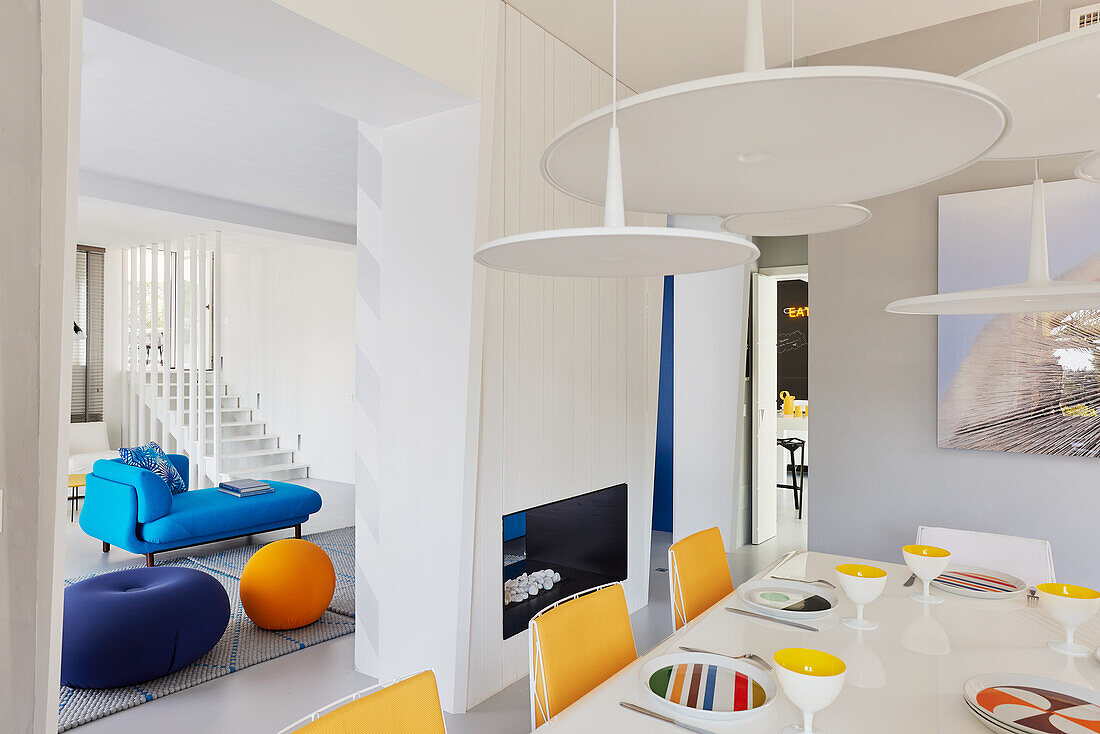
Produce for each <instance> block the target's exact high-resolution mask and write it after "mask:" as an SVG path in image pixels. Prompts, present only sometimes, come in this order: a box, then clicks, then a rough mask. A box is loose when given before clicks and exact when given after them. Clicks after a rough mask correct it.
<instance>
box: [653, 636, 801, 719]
mask: <svg viewBox="0 0 1100 734" xmlns="http://www.w3.org/2000/svg"><path fill="white" fill-rule="evenodd" d="M679 665H701V666H703V669H702V670H701V672H700V675H701V685H700V686H699V694H698V697H699V698H703V697H705V695H706V692H707V689H708V685H707V683H708V668H709V667H710V666H714V668H715V669H716V670H715V682H714V686H713V688H711V689H710V690H711V691H713V694H712V695H713V696H714V697H715V699H717V700H719V701H721V700H723V698H725V699H726V700H730V701H731V702H732V698H731V697H732V695H733V694H732V686H733V684H732V682H730V681H729V676H730V673H729V672H727V673H726V674H725V682H723V680H722V678H720V677H719V676H722V672H723V671H722V669H724V670H725V671H732V672H733V673H735V674H736V673H739V674H743V675H745V676H746V677H747V678H748V679H749V683H748V685H749V692H750V693H751V691H752V690H753V688H754V686H753V683H755V684H756V685H757V686H759V688H760V689H761V690H762V692H763V695H764V702H763V703H761V704H759V705H757V706H756V707H755V708H747V709H743V710H741V711H732V710H725V711H708V710H706V709H704V708H696V707H694V706H689V705H685V704H684V703H674V702H673V701H670V700H669V699H668V698H667V697H666V696H662V695H660V694H659V693H657V692H656V691H654V690H653V688H652V687H651V685H650V679H651V678H652V677H653V676H654V674H655V673H657V672H659V671H661V670H663V669H664V668H669V667H671V668H673V676H674V675H675V668H676V666H679ZM690 674H691V673H690V672H688V673H687V675H690ZM639 678H640V681H641V684H642V688H643V689H645V692H646V696H647V697H648V698H649V699H650V700H651V701H653V702H655V703H656V704H657V705H659V706H660V707H662V708H663V709H665V710H666V711H668V712H670V713H672V714H673V715H675V716H682V717H692V718H697V719H708V720H711V721H734V720H738V719H747V718H749V717H751V716H755V715H756V714H758V713H759V712H761V711H763V710H764V709H765V708H767V707H768V706H770V705H771V703H772V701H774V700H775V698H776V696H777V695H778V693H779V689H778V687H777V685H776V682H775V679H774V678H772V677H771V675H769V674H768V673H767V671H765V670H763V669H762V668H760V667H758V666H756V665H754V664H753V663H749V662H746V661H745V660H737V659H736V658H728V657H725V656H723V655H710V654H707V653H695V652H680V653H672V654H670V655H661V656H659V657H656V658H653V659H652V660H648V661H646V663H645V665H643V666H642V668H641V671H640V672H639ZM688 680H689V679H688ZM671 687H672V682H671V681H670V683H669V687H668V688H667V689H666V690H668V691H669V693H670V694H671ZM689 690H690V684H689V683H685V684H684V685H683V686H682V691H683V695H682V696H681V700H683V701H685V702H686V701H688V700H689V698H688V696H689Z"/></svg>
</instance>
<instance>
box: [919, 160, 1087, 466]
mask: <svg viewBox="0 0 1100 734" xmlns="http://www.w3.org/2000/svg"><path fill="white" fill-rule="evenodd" d="M1045 193H1046V216H1047V241H1048V248H1049V250H1050V274H1051V277H1053V278H1062V279H1067V280H1092V281H1096V280H1100V185H1098V184H1095V183H1090V182H1087V181H1080V180H1070V181H1058V182H1054V183H1048V184H1046V186H1045ZM1030 212H1031V186H1030V185H1027V186H1015V187H1012V188H1006V189H992V190H989V191H972V192H967V193H962V194H949V195H944V196H941V197H940V198H939V291H940V292H941V293H944V292H948V291H957V290H966V289H970V288H985V287H988V286H996V285H1004V284H1007V283H1018V282H1022V281H1024V280H1026V279H1027V264H1028V240H1029V234H1030V222H1029V218H1030ZM938 318H939V355H938V367H939V380H938V395H937V397H938V400H939V412H938V425H937V445H939V446H940V447H942V448H955V449H979V450H985V451H1012V452H1021V453H1034V454H1059V455H1065V456H1100V310H1092V309H1084V310H1079V311H1073V312H1049V313H1034V314H1004V315H990V316H940V317H938Z"/></svg>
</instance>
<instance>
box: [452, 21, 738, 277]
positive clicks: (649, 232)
mask: <svg viewBox="0 0 1100 734" xmlns="http://www.w3.org/2000/svg"><path fill="white" fill-rule="evenodd" d="M617 5H618V3H617V1H616V0H613V2H612V24H611V25H612V54H611V55H612V80H611V87H612V89H616V87H617V82H618V59H617V49H616V48H615V40H614V37H615V35H617V30H618V8H617ZM615 109H616V104H615V102H612V104H611V118H610V122H611V125H610V128H609V129H608V130H606V133H607V169H606V174H605V179H604V180H605V185H606V190H605V193H604V195H603V197H602V200H603V201H606V205H605V207H604V223H603V226H602V227H579V228H572V229H551V230H543V231H539V232H528V233H526V234H520V235H514V236H511V237H503V238H501V239H497V240H493V241H492V242H489V243H487V244H485V245H483V246H482V247H480V248H479V249H478V251H477V252H476V253H475V254H474V259H475V260H476V261H477V262H479V263H481V264H482V265H485V266H488V267H490V268H495V269H497V270H507V271H511V272H515V273H527V274H531V275H557V276H572V277H597V278H621V277H631V276H653V275H673V274H678V273H698V272H703V271H707V270H721V269H724V268H730V267H734V266H737V265H743V264H744V263H746V262H749V261H750V260H755V259H756V258H757V257H759V256H760V251H759V250H758V249H757V248H756V245H754V244H753V243H752V242H750V241H749V240H747V239H745V238H744V237H738V236H735V235H731V234H726V233H725V232H706V231H700V230H691V229H679V228H667V227H628V226H626V214H625V211H624V207H623V175H622V165H621V160H620V152H619V151H620V147H619V128H618V125H617V124H616V116H615ZM601 147H602V146H601ZM601 152H602V150H601Z"/></svg>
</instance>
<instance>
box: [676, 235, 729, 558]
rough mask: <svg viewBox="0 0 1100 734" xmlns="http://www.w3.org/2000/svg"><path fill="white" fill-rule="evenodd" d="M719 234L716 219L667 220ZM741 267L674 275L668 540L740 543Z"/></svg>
mask: <svg viewBox="0 0 1100 734" xmlns="http://www.w3.org/2000/svg"><path fill="white" fill-rule="evenodd" d="M669 224H670V225H671V226H676V227H691V228H695V229H709V230H716V231H720V230H721V221H720V220H719V219H718V218H717V217H684V216H675V217H670V219H669ZM745 279H746V266H741V267H737V268H727V269H726V270H718V271H715V272H711V273H696V274H692V275H677V276H676V287H675V290H674V293H675V300H676V304H675V308H674V318H673V321H674V323H675V334H676V339H675V341H674V342H673V344H674V349H675V356H674V365H675V371H674V388H673V394H674V400H673V402H674V413H673V462H672V477H673V478H672V486H673V490H672V538H673V540H674V541H676V540H680V539H682V538H684V537H686V536H688V535H691V534H692V533H694V532H698V531H699V530H704V529H706V528H710V527H714V526H716V525H717V526H718V528H719V530H721V531H722V539H723V540H724V541H725V543H726V549H727V550H730V551H732V550H733V549H735V548H736V547H737V546H738V545H740V544H742V543H743V542H744V537H743V533H742V532H740V529H741V527H742V526H743V525H744V523H743V522H739V520H738V518H739V515H740V511H741V503H740V502H739V501H738V500H739V499H740V498H739V494H740V489H741V481H740V478H741V472H742V467H741V462H742V461H743V456H742V452H741V450H740V449H741V443H740V442H741V441H742V440H743V437H742V436H741V435H740V434H741V431H742V430H743V426H744V421H743V416H744V410H743V405H744V402H743V400H744V397H745V396H744V392H745V380H744V375H745V357H746V351H747V350H746V344H747V341H746V338H747V337H746V325H747V323H748V322H747V320H746V319H747V312H746V309H745V305H746V297H747V293H748V288H747V284H746V282H745Z"/></svg>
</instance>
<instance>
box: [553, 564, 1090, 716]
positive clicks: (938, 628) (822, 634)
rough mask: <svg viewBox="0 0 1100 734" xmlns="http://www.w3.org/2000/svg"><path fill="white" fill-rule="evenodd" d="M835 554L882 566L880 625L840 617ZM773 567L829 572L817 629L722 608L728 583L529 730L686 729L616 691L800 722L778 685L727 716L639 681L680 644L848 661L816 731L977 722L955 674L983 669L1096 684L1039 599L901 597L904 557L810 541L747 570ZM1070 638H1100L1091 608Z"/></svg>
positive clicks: (771, 573) (874, 615)
mask: <svg viewBox="0 0 1100 734" xmlns="http://www.w3.org/2000/svg"><path fill="white" fill-rule="evenodd" d="M898 558H899V559H900V558H901V549H900V548H899V549H898ZM843 563H867V564H872V565H876V566H878V567H880V568H882V569H884V570H885V571H887V575H888V577H887V585H886V589H885V591H883V593H882V595H881V596H880V597H879V598H878V599H877V600H875V601H874V602H872V603H871V604H869V605H867V607H866V609H865V612H864V616H865V617H866V618H867V619H868V620H871V621H873V622H875V623H877V624H878V628H877V629H874V630H870V631H857V630H855V629H851V628H849V627H848V626H846V625H844V624H843V623H842V622H841V620H842V619H843V618H845V617H853V616H854V613H855V607H854V605H853V604H852V603H851V601H850V600H848V599H847V598H846V597H845V596H844V593H843V592H842V591H841V590H840V588H839V584H837V579H836V575H837V574H836V571H835V569H836V566H837V565H839V564H843ZM774 577H788V578H799V579H805V580H816V579H825V580H829V581H831V582H832V583H834V584H837V586H838V588H837V589H836V591H835V593H836V594H837V595H838V596H839V597H840V602H839V606H838V607H837V608H836V609H834V610H832V611H830V612H829V614H828V616H826V617H824V618H820V619H815V620H812V621H809V620H807V621H806V622H805V624H807V625H809V626H811V627H814V628H816V630H817V631H809V630H802V629H796V628H793V627H790V626H787V625H784V624H781V623H778V622H775V621H771V620H767V619H757V618H752V617H748V616H742V615H740V614H736V613H733V612H730V611H728V610H727V607H733V608H740V609H744V610H749V609H750V608H749V607H748V606H746V605H745V604H744V603H743V602H742V601H741V600H740V599H739V598H738V595H737V591H736V590H735V591H734V592H733V593H731V594H730V595H729V596H727V597H726V598H725V599H723V600H722V601H721V602H719V603H717V604H715V605H714V606H712V607H711V608H710V609H708V610H707V611H706V612H704V613H703V614H701V615H699V616H698V617H696V618H695V619H693V620H692V621H691V622H689V623H688V624H686V625H684V626H683V627H681V628H680V629H679V630H677V631H676V632H674V633H673V634H672V635H670V636H669V637H667V638H665V639H664V640H662V641H661V642H660V643H658V644H657V645H656V646H655V647H654V648H653V649H652V650H650V651H649V652H647V653H645V654H644V655H642V656H640V657H639V658H638V659H637V660H635V661H634V662H632V663H631V664H630V665H627V666H626V667H625V668H623V669H622V670H620V671H619V672H618V673H616V674H615V675H613V676H611V677H610V678H609V679H607V680H606V681H604V682H603V683H602V684H600V685H599V686H598V687H597V688H595V689H593V690H592V691H590V692H589V693H587V694H586V695H585V696H583V697H582V698H580V699H579V700H577V701H576V702H575V703H573V705H571V706H569V707H568V708H566V709H565V710H563V711H561V712H560V713H559V714H558V715H557V716H555V717H553V718H552V719H550V720H549V721H547V722H546V723H545V724H543V726H541V727H540V728H539V729H538V732H540V733H543V732H545V734H574V733H577V734H579V733H581V732H584V733H585V734H593V733H600V734H620V733H626V732H629V733H630V734H635V733H637V734H648V733H649V732H652V733H653V734H661V733H665V734H675V732H677V731H684V729H681V728H679V727H677V726H675V725H673V724H671V723H668V722H665V721H660V720H658V719H655V718H651V717H649V716H646V715H643V714H640V713H636V712H634V711H631V710H629V709H627V708H624V707H623V706H622V705H620V704H621V702H628V703H632V704H636V705H638V706H642V707H644V708H646V709H649V710H650V711H654V712H657V713H660V714H662V715H665V716H671V717H673V718H676V719H679V720H680V721H683V722H684V723H687V724H690V725H691V726H694V727H696V728H698V729H699V730H702V731H705V732H714V734H725V733H727V732H737V733H738V734H741V733H744V734H748V733H750V732H777V731H780V730H782V729H783V728H784V727H786V726H788V725H791V724H801V723H802V715H801V713H800V712H799V710H798V709H797V708H795V706H794V705H793V704H792V703H791V702H790V701H789V700H787V698H786V697H785V696H784V695H783V694H782V693H779V694H778V695H777V696H776V697H775V699H774V700H773V702H772V703H770V704H768V705H766V706H764V707H762V708H760V709H757V710H755V711H753V712H751V714H750V715H749V716H747V717H746V718H743V719H739V720H736V721H713V720H707V719H703V718H701V717H691V716H689V715H688V714H686V713H675V712H670V711H669V710H668V709H667V708H666V707H665V706H664V705H662V702H661V701H658V700H655V699H656V695H655V694H653V693H651V692H650V691H648V690H647V688H646V687H645V685H644V683H645V682H644V681H643V680H642V677H641V669H642V668H643V666H645V665H646V663H647V662H648V661H651V660H652V659H654V658H656V657H659V656H662V655H667V654H672V653H678V652H680V646H687V647H694V648H700V649H704V650H708V651H713V652H716V653H720V654H723V655H741V654H743V653H756V654H757V655H760V656H761V657H763V658H764V659H765V660H767V661H768V662H772V654H773V653H774V652H775V651H777V650H780V649H783V648H788V647H807V648H813V649H817V650H824V651H825V652H829V653H832V654H834V655H836V656H838V657H840V658H841V659H842V660H843V661H844V662H845V663H846V665H847V673H846V678H845V682H844V687H843V689H842V691H841V693H840V695H839V696H838V697H837V699H836V700H835V701H834V702H833V703H832V704H831V705H829V706H828V707H827V708H825V709H824V710H822V711H821V712H820V713H818V714H817V715H816V716H815V717H814V727H813V728H814V732H815V734H817V733H818V732H819V731H820V732H824V733H826V734H864V733H866V734H871V732H874V733H875V734H883V733H884V732H889V733H890V734H902V733H905V732H912V733H913V734H917V733H920V734H931V733H933V732H944V733H947V732H950V733H951V734H967V733H970V732H973V733H974V734H978V733H980V732H987V731H988V730H987V729H986V728H985V727H984V726H983V724H982V723H981V722H979V720H978V719H977V717H976V716H975V714H973V713H971V712H970V711H969V709H968V708H967V705H966V703H965V701H964V698H963V685H964V684H965V682H966V681H967V680H968V679H969V678H971V677H973V676H976V675H979V674H983V673H1025V674H1030V675H1036V676H1043V677H1047V678H1054V679H1057V680H1062V681H1066V682H1069V683H1073V684H1076V685H1078V686H1083V687H1085V688H1089V689H1093V690H1098V689H1100V662H1098V661H1097V658H1096V657H1095V656H1093V655H1089V656H1087V657H1070V656H1067V655H1063V654H1061V653H1059V652H1056V651H1055V650H1053V649H1051V648H1049V647H1048V646H1047V642H1048V641H1050V640H1061V639H1064V637H1065V632H1064V630H1063V628H1062V626H1061V625H1060V624H1058V623H1057V622H1056V621H1055V620H1054V619H1053V618H1052V617H1051V616H1050V615H1049V614H1048V613H1047V611H1046V610H1045V609H1043V608H1042V606H1040V605H1035V606H1032V605H1029V604H1028V602H1027V597H1026V595H1020V596H1016V597H1014V598H1010V599H977V598H970V597H964V596H957V595H954V594H951V593H948V592H945V591H944V590H942V589H937V588H936V587H935V586H933V593H934V594H935V595H936V596H939V597H942V599H943V602H942V603H939V604H923V603H920V602H917V601H915V600H913V599H911V598H910V594H911V593H912V592H913V591H914V590H920V586H921V583H920V582H919V581H917V582H916V583H915V584H912V585H910V586H906V582H907V581H908V579H909V578H910V572H909V569H908V568H907V567H906V566H904V565H902V564H900V563H882V562H879V561H873V560H866V559H856V558H848V557H845V556H840V555H833V554H831V553H819V552H805V551H801V552H794V553H791V554H787V555H785V556H783V557H782V558H780V559H779V560H778V561H777V562H775V563H774V564H772V565H771V566H769V567H768V568H766V569H764V570H763V571H761V572H760V573H758V574H756V575H755V576H754V577H753V579H752V580H758V579H765V578H774ZM1070 581H1072V580H1070ZM1098 617H1100V615H1098ZM1076 640H1077V641H1078V642H1081V643H1084V644H1085V645H1087V646H1088V647H1089V648H1092V649H1095V648H1096V646H1097V645H1098V644H1100V619H1098V618H1097V617H1094V618H1093V619H1091V620H1090V621H1089V622H1087V623H1086V624H1084V625H1082V626H1081V627H1079V628H1078V629H1077V632H1076ZM773 675H774V674H773Z"/></svg>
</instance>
